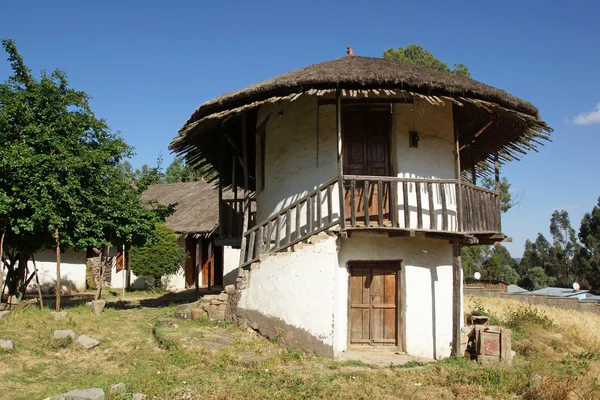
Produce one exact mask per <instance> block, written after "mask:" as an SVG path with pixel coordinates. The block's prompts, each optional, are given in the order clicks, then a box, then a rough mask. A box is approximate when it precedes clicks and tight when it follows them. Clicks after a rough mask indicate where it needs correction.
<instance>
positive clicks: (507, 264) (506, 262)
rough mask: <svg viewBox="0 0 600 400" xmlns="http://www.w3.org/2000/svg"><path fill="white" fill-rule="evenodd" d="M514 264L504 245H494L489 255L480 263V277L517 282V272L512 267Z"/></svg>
mask: <svg viewBox="0 0 600 400" xmlns="http://www.w3.org/2000/svg"><path fill="white" fill-rule="evenodd" d="M516 264H517V263H516V262H515V260H514V259H513V258H512V257H511V256H510V253H509V252H508V250H507V249H506V247H504V246H495V247H494V250H493V253H492V254H491V256H490V257H488V258H487V259H486V260H484V261H483V263H482V277H483V278H484V279H493V280H502V281H505V282H507V283H511V284H513V283H517V281H518V280H519V274H518V273H517V271H515V269H514V266H515V265H516Z"/></svg>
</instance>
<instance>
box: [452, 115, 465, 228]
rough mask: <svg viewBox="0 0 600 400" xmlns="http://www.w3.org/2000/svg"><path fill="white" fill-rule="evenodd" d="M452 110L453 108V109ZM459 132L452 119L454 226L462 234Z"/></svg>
mask: <svg viewBox="0 0 600 400" xmlns="http://www.w3.org/2000/svg"><path fill="white" fill-rule="evenodd" d="M453 110H454V108H453ZM458 136H459V132H458V123H457V122H456V118H454V142H455V146H456V149H455V152H456V154H455V162H456V179H458V184H457V185H456V225H457V227H458V231H459V232H462V230H463V221H462V217H463V212H462V205H463V204H462V184H461V173H460V141H459V138H458Z"/></svg>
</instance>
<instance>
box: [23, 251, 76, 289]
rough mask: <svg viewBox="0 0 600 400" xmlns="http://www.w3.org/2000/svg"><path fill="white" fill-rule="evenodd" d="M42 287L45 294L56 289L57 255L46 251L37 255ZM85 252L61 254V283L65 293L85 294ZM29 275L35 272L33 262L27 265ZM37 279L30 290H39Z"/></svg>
mask: <svg viewBox="0 0 600 400" xmlns="http://www.w3.org/2000/svg"><path fill="white" fill-rule="evenodd" d="M34 258H35V263H36V265H37V269H38V276H39V279H40V286H41V287H42V291H43V292H48V291H49V290H51V289H54V288H56V253H55V252H54V251H44V252H40V253H37V254H35V256H34ZM85 263H86V258H85V251H73V250H67V251H65V252H64V253H61V254H60V281H61V287H62V291H63V293H78V292H85V287H86V283H85V268H86V267H85ZM27 268H28V269H29V273H31V272H33V270H34V266H33V261H32V260H29V262H28V264H27ZM36 288H37V284H36V281H35V278H34V279H33V280H32V281H31V283H30V285H29V287H28V290H37V289H36Z"/></svg>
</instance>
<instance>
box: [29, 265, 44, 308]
mask: <svg viewBox="0 0 600 400" xmlns="http://www.w3.org/2000/svg"><path fill="white" fill-rule="evenodd" d="M31 261H33V272H34V273H35V283H36V285H37V291H38V296H39V297H40V310H43V309H44V299H43V298H42V287H41V285H40V277H39V276H38V269H37V265H36V263H35V258H34V256H33V254H32V255H31Z"/></svg>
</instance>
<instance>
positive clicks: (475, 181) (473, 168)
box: [471, 162, 477, 185]
mask: <svg viewBox="0 0 600 400" xmlns="http://www.w3.org/2000/svg"><path fill="white" fill-rule="evenodd" d="M471 180H472V181H473V185H477V171H476V169H475V162H473V164H472V165H471Z"/></svg>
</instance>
